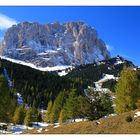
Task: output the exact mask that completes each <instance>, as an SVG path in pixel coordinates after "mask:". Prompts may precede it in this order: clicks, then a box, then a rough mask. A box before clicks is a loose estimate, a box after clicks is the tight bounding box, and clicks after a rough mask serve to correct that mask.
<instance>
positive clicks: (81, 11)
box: [0, 6, 140, 65]
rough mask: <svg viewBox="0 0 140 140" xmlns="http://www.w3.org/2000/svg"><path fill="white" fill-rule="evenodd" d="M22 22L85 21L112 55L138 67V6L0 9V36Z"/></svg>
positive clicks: (139, 33) (139, 52)
mask: <svg viewBox="0 0 140 140" xmlns="http://www.w3.org/2000/svg"><path fill="white" fill-rule="evenodd" d="M3 16H4V18H5V20H6V21H4V23H3V24H4V25H2V23H1V17H3ZM8 17H9V18H8ZM7 18H8V19H7ZM22 21H30V22H33V21H36V22H40V23H47V22H54V21H58V22H67V21H84V22H86V23H87V24H89V25H90V26H92V27H95V28H96V30H97V32H98V35H99V37H100V38H101V39H103V40H104V42H105V43H106V44H107V46H108V47H109V50H110V52H111V55H112V56H116V55H118V54H119V55H121V56H123V57H125V58H126V59H128V60H131V61H133V63H134V64H136V65H140V7H115V6H113V7H101V6H100V7H93V6H91V7H77V6H75V7H59V6H58V7H55V6H53V7H29V6H28V7H7V6H6V7H0V37H1V36H2V35H3V32H4V30H6V29H7V28H8V26H10V25H11V24H13V23H17V22H22ZM7 22H8V23H7ZM9 22H10V23H9Z"/></svg>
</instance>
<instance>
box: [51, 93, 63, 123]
mask: <svg viewBox="0 0 140 140" xmlns="http://www.w3.org/2000/svg"><path fill="white" fill-rule="evenodd" d="M64 103H65V92H60V93H59V94H58V96H57V98H56V99H55V101H54V104H53V107H52V111H51V118H50V120H51V122H52V123H54V122H56V121H58V118H59V114H60V111H61V109H62V108H63V105H64Z"/></svg>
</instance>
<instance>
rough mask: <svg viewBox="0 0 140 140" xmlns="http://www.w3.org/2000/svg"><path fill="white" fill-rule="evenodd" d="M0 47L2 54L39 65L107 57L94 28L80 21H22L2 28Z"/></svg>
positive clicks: (70, 62)
mask: <svg viewBox="0 0 140 140" xmlns="http://www.w3.org/2000/svg"><path fill="white" fill-rule="evenodd" d="M0 48H1V49H0V50H1V51H0V52H1V54H2V56H6V57H9V58H13V59H18V60H22V61H25V62H30V63H32V64H34V65H36V66H39V67H47V66H49V67H53V66H63V65H81V64H89V63H94V62H97V61H100V60H104V59H108V58H110V53H109V51H108V50H107V48H106V45H105V43H104V42H103V41H102V40H101V39H100V38H99V37H98V34H97V31H96V30H95V29H94V28H92V27H91V26H89V25H87V24H86V23H84V22H66V23H62V24H61V23H58V22H55V23H47V24H39V23H37V22H34V23H29V22H22V23H19V24H17V25H13V26H12V27H11V28H9V29H8V30H7V31H6V33H5V36H4V40H3V41H2V43H1V45H0Z"/></svg>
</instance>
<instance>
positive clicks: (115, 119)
mask: <svg viewBox="0 0 140 140" xmlns="http://www.w3.org/2000/svg"><path fill="white" fill-rule="evenodd" d="M135 112H137V111H131V112H126V113H123V114H121V115H117V116H110V117H109V118H102V119H99V120H97V121H87V122H86V121H85V122H73V123H64V124H62V125H60V127H55V128H54V126H48V127H46V128H44V130H42V131H41V132H38V131H36V130H35V129H34V130H28V131H24V132H23V133H25V134H26V133H31V134H34V133H39V134H140V124H139V123H140V117H134V116H135ZM129 115H131V116H132V117H133V121H132V122H127V121H126V120H125V119H126V117H127V116H129ZM96 122H98V123H100V124H98V125H97V124H96ZM45 130H48V131H47V132H46V131H45Z"/></svg>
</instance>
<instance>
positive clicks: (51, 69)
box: [0, 56, 73, 76]
mask: <svg viewBox="0 0 140 140" xmlns="http://www.w3.org/2000/svg"><path fill="white" fill-rule="evenodd" d="M0 58H1V59H4V60H7V61H10V62H13V63H16V64H21V65H24V66H29V67H31V68H33V69H36V70H40V71H62V72H59V73H60V76H63V75H65V74H67V73H66V72H64V71H65V70H66V69H72V68H73V67H72V66H54V67H45V68H42V67H37V66H35V65H34V64H32V63H26V62H24V61H21V60H15V59H11V58H7V57H5V56H0Z"/></svg>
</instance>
